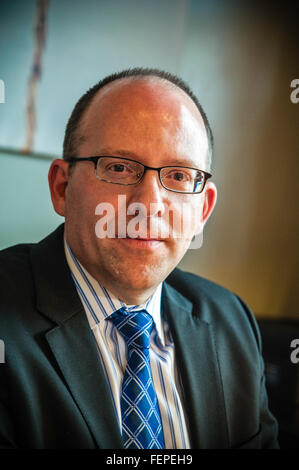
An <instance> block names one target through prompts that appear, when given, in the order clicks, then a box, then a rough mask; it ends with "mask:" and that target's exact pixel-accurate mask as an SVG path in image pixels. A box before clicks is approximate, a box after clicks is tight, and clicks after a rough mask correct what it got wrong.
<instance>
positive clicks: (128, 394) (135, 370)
mask: <svg viewBox="0 0 299 470" xmlns="http://www.w3.org/2000/svg"><path fill="white" fill-rule="evenodd" d="M109 318H110V319H111V320H112V322H113V323H114V325H115V326H116V327H117V329H118V331H119V332H120V333H121V335H122V336H123V338H124V340H125V341H126V344H127V347H128V362H127V367H126V370H125V374H124V377H123V383H122V392H121V399H120V404H121V414H122V437H123V444H124V447H125V449H164V436H163V429H162V424H161V417H160V411H159V406H158V401H157V395H156V392H155V389H154V385H153V378H152V373H151V368H150V354H149V347H150V335H151V331H152V326H153V319H152V317H151V316H150V314H149V313H148V312H147V311H146V310H139V311H137V312H128V311H126V309H125V308H121V309H120V310H118V311H117V312H114V313H113V314H112V315H111V316H110V317H109Z"/></svg>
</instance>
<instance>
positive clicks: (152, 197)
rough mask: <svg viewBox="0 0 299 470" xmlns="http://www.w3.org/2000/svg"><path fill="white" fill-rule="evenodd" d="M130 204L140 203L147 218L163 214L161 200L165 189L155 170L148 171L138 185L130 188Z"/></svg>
mask: <svg viewBox="0 0 299 470" xmlns="http://www.w3.org/2000/svg"><path fill="white" fill-rule="evenodd" d="M132 188H134V189H133V191H132V193H131V197H130V202H134V203H135V204H136V203H137V204H138V203H141V204H143V205H144V206H145V207H146V209H147V214H148V216H160V217H161V216H162V215H163V213H164V204H163V200H164V198H165V194H164V193H165V191H166V189H164V188H163V186H162V185H161V182H160V179H159V173H158V171H156V170H151V169H148V170H146V172H145V174H144V175H143V177H142V179H141V181H140V183H138V184H136V186H134V187H133V186H132Z"/></svg>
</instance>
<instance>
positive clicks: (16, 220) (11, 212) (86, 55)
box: [0, 0, 299, 318]
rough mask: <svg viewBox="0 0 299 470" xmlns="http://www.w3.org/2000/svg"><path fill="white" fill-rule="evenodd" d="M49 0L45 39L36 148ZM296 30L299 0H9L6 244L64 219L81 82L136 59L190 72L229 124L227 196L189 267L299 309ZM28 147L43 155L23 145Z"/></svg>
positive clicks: (5, 29) (218, 166)
mask: <svg viewBox="0 0 299 470" xmlns="http://www.w3.org/2000/svg"><path fill="white" fill-rule="evenodd" d="M41 4H44V7H45V28H44V31H45V43H44V48H41V50H40V53H41V58H40V59H41V60H40V64H41V70H40V71H38V73H36V77H37V78H38V79H40V80H39V81H38V80H37V86H36V88H35V91H34V93H35V117H36V125H35V131H34V139H33V142H32V144H31V146H30V148H28V115H27V114H26V106H27V105H28V102H29V99H30V98H29V93H30V89H29V80H30V77H31V76H32V70H33V66H34V57H36V54H37V53H38V52H37V50H36V33H35V29H34V28H35V21H36V15H37V7H38V5H41ZM294 5H295V3H294ZM296 31H297V28H296V22H295V10H293V9H292V4H291V3H285V2H284V3H283V7H282V6H280V7H279V6H278V4H276V3H275V2H274V3H273V2H252V1H251V2H249V1H248V2H246V1H232V0H225V1H220V0H209V1H205V0H203V1H200V0H150V1H145V0H112V1H108V0H85V1H81V0H49V1H48V2H47V1H44V2H42V1H36V0H23V1H17V0H12V1H11V0H2V1H1V3H0V79H1V80H3V82H4V84H5V103H1V104H0V147H1V153H0V201H1V202H0V204H1V207H0V221H1V231H0V248H4V247H7V246H9V245H11V244H15V243H19V242H24V241H25V242H26V241H38V240H39V239H41V238H42V237H43V236H45V235H47V234H48V233H49V231H51V230H52V229H54V228H55V227H56V226H57V225H58V224H59V223H61V222H62V221H63V220H62V218H60V217H59V216H57V215H56V214H55V213H54V211H53V210H52V206H51V202H50V197H49V192H48V187H47V171H48V167H49V164H50V159H51V158H54V157H56V156H59V155H61V148H62V141H63V135H64V129H65V125H66V121H67V119H68V117H69V114H70V112H71V110H72V108H73V106H74V104H75V102H76V101H77V99H78V98H79V97H80V96H81V94H82V93H84V92H85V91H86V89H87V88H89V87H90V86H92V85H93V84H94V83H96V82H97V81H98V80H99V79H101V78H103V77H104V76H105V75H107V74H110V73H112V72H116V71H119V70H121V69H123V68H127V67H134V66H153V67H159V68H163V69H165V70H168V71H170V72H173V73H175V74H178V75H180V76H181V77H182V78H183V79H184V80H186V81H187V82H188V83H189V85H190V86H191V88H192V89H193V90H194V92H195V93H196V94H197V95H198V97H199V99H200V101H201V103H202V105H203V107H204V109H205V110H206V112H207V114H208V117H209V119H210V121H211V125H212V128H213V131H214V134H215V161H214V169H213V174H214V181H215V183H216V185H217V186H218V191H219V196H218V203H217V206H216V209H215V212H214V214H213V216H212V218H211V219H210V221H209V223H208V224H207V226H206V229H205V233H204V242H203V246H202V248H201V249H199V250H189V251H188V252H187V254H186V256H185V258H184V259H183V261H182V262H181V267H182V268H183V269H185V270H189V271H192V272H195V273H197V274H200V275H202V276H205V277H207V278H209V279H212V280H214V281H215V282H218V283H220V284H222V285H224V286H225V287H227V288H229V289H231V290H233V291H234V292H236V293H238V294H239V295H240V296H241V297H243V298H244V300H245V301H246V302H247V303H248V304H249V305H250V307H251V308H252V309H253V311H254V313H255V314H256V315H257V317H270V318H277V317H296V316H297V315H298V303H297V300H298V297H297V290H298V288H297V286H298V263H297V261H298V254H297V253H298V249H297V245H298V241H297V240H298V238H297V237H298V211H297V198H298V183H297V181H298V176H297V175H298V124H299V103H298V104H295V103H292V102H291V100H290V94H291V92H292V88H291V87H290V84H291V81H292V80H293V79H294V78H299V70H298V35H297V32H296ZM35 72H36V71H35ZM31 91H32V89H31ZM298 96H299V94H298ZM24 149H26V150H27V153H29V155H27V156H25V155H21V154H20V151H22V150H23V151H24ZM38 154H42V155H38Z"/></svg>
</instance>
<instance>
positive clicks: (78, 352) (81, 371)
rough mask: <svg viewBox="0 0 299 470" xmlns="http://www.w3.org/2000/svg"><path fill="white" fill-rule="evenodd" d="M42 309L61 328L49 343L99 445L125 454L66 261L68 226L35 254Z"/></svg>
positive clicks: (34, 250)
mask: <svg viewBox="0 0 299 470" xmlns="http://www.w3.org/2000/svg"><path fill="white" fill-rule="evenodd" d="M31 261H32V268H33V273H34V277H35V284H36V293H37V308H38V310H39V311H40V312H41V313H43V314H44V315H46V316H47V317H49V318H50V319H51V320H52V321H54V322H55V323H56V325H57V326H56V327H54V328H53V329H52V330H50V331H48V332H47V333H46V339H47V341H48V343H49V345H50V348H51V350H52V352H53V354H54V356H55V358H56V361H57V363H58V365H59V367H60V370H61V372H62V374H63V376H64V378H65V380H66V383H67V386H68V388H69V390H70V392H71V395H72V397H73V399H74V401H75V402H76V404H77V406H78V408H79V409H80V411H81V413H82V415H83V417H84V419H85V421H86V423H87V426H88V428H89V429H90V431H91V433H92V435H93V437H94V439H95V441H96V443H97V445H98V446H99V447H101V448H106V449H113V448H122V440H121V435H120V431H119V427H118V422H117V419H116V412H115V410H114V406H113V401H112V398H111V393H110V390H109V387H108V383H107V380H106V377H105V374H104V371H103V367H102V365H101V361H100V359H99V354H98V351H97V346H96V342H95V339H94V337H93V334H92V332H91V330H90V327H89V324H88V320H87V318H86V315H85V312H84V310H83V307H82V304H81V301H80V299H79V296H78V294H77V291H76V288H75V286H74V283H73V280H72V278H71V275H70V271H69V268H68V265H67V262H66V260H65V255H64V248H63V226H61V227H59V228H58V229H57V230H56V231H55V232H54V233H53V234H51V235H50V236H49V237H47V238H46V239H45V240H43V241H42V242H40V243H39V244H38V245H35V246H34V247H33V248H32V252H31Z"/></svg>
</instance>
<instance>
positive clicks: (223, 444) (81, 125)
mask: <svg viewBox="0 0 299 470" xmlns="http://www.w3.org/2000/svg"><path fill="white" fill-rule="evenodd" d="M211 152H212V134H211V130H210V127H209V123H208V121H207V118H206V116H205V114H204V112H203V110H202V108H201V106H200V104H199V103H198V101H197V99H196V98H195V96H194V95H193V94H192V92H191V91H190V90H189V88H188V87H187V86H186V85H185V84H184V83H183V82H182V81H180V80H179V79H177V78H176V77H173V76H171V75H170V74H167V73H165V72H161V71H158V70H151V69H133V70H129V71H125V72H121V73H119V74H115V75H112V76H110V77H107V78H106V79H105V80H103V81H102V82H100V83H99V84H98V85H96V86H95V87H94V88H92V89H91V90H89V91H88V92H87V93H86V94H85V95H84V96H83V97H82V98H81V99H80V100H79V102H78V103H77V105H76V107H75V109H74V111H73V113H72V116H71V118H70V120H69V123H68V126H67V129H66V135H65V141H64V159H63V160H61V159H56V160H54V161H53V163H52V165H51V168H50V171H49V185H50V190H51V197H52V202H53V206H54V209H55V211H56V212H57V213H58V214H60V215H62V216H64V217H65V224H64V225H63V226H61V227H59V228H58V229H57V230H56V231H55V232H54V233H53V234H51V235H49V237H47V238H46V239H45V240H43V241H41V242H40V243H38V244H32V245H18V246H16V247H12V248H9V249H7V250H4V251H3V252H2V254H1V283H0V286H1V314H0V321H1V323H0V326H1V330H0V331H1V338H2V339H3V340H4V343H5V348H6V350H5V358H6V362H5V364H1V367H0V382H1V389H0V442H1V446H2V447H21V448H123V447H124V448H127V449H131V448H168V449H171V448H275V447H277V428H276V421H275V419H274V418H273V417H272V415H271V413H270V412H269V410H268V405H267V395H266V391H265V379H264V370H263V360H262V356H261V341H260V335H259V331H258V328H257V325H256V322H255V320H254V318H253V315H252V314H251V312H250V311H249V309H248V307H247V306H246V305H245V304H244V302H243V301H242V300H241V299H240V298H238V297H237V296H236V295H234V294H233V293H231V292H229V291H227V290H226V289H224V288H222V287H220V286H218V285H216V284H214V283H212V282H210V281H207V280H204V279H202V278H200V277H198V276H195V275H192V274H186V273H183V272H182V271H180V270H178V269H175V267H176V265H177V264H178V263H179V261H180V260H181V259H182V257H183V255H184V254H185V252H186V250H187V249H188V247H189V246H190V243H191V241H192V238H193V236H195V235H198V234H200V233H202V230H203V227H204V225H205V223H206V221H207V219H208V218H209V216H210V214H211V212H212V210H213V208H214V206H215V202H216V187H215V185H214V184H213V183H212V182H211V181H209V177H210V176H211V175H210V173H209V172H210V165H211ZM103 204H104V205H103ZM104 209H105V210H104ZM110 209H112V212H111V214H112V215H111V214H110V215H109V216H107V213H108V212H109V210H110ZM105 217H106V218H105ZM103 221H104V222H105V223H104V222H103ZM102 222H103V223H102ZM178 222H182V224H181V223H178ZM182 226H183V227H184V228H183V229H182Z"/></svg>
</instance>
